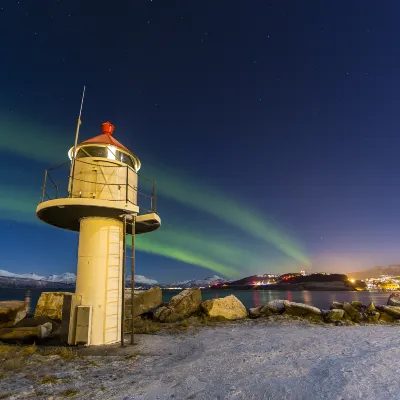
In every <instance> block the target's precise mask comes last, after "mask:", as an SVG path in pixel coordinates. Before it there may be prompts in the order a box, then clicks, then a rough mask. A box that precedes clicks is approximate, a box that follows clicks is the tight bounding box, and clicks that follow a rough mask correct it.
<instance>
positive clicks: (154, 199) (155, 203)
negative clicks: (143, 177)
mask: <svg viewBox="0 0 400 400" xmlns="http://www.w3.org/2000/svg"><path fill="white" fill-rule="evenodd" d="M153 211H154V212H157V197H156V182H155V181H154V182H153Z"/></svg>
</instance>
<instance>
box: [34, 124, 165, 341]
mask: <svg viewBox="0 0 400 400" xmlns="http://www.w3.org/2000/svg"><path fill="white" fill-rule="evenodd" d="M101 129H102V132H101V134H99V135H98V136H95V137H93V138H92V139H89V140H85V141H83V142H82V143H80V144H76V146H74V147H73V148H71V149H70V150H69V152H68V155H69V158H70V159H71V161H72V162H68V163H67V164H64V165H63V166H61V167H57V168H56V169H49V170H46V172H45V182H44V186H43V189H42V201H41V203H40V204H39V205H38V206H37V209H36V214H37V216H38V217H39V218H40V219H41V220H42V221H44V222H46V223H48V224H50V225H53V226H56V227H59V228H63V229H68V230H71V231H76V232H79V248H78V266H77V280H76V292H75V295H76V296H75V297H76V298H78V299H79V302H78V304H79V306H78V307H75V309H74V310H72V311H71V315H72V316H74V317H73V318H72V317H71V318H70V324H71V327H70V328H69V329H70V331H72V332H73V336H74V337H75V336H76V337H77V336H80V337H81V336H82V332H84V334H83V337H84V339H83V340H82V339H79V340H82V341H83V343H85V342H87V344H94V345H103V344H109V343H116V342H120V341H121V340H122V343H123V336H124V323H126V320H125V318H124V314H125V313H124V307H125V304H124V303H125V302H124V293H125V291H124V286H125V271H126V269H127V268H126V266H125V264H126V253H125V249H126V243H125V238H126V235H132V250H133V251H134V248H133V246H134V237H135V234H141V233H147V232H151V231H154V230H156V229H157V228H159V227H160V223H161V221H160V217H159V216H158V215H157V212H156V195H155V183H154V184H153V185H152V189H151V191H152V193H149V194H144V193H143V194H142V193H141V192H139V189H138V182H139V181H140V177H139V176H138V171H139V169H140V166H141V164H140V161H139V158H138V157H137V156H135V155H134V154H133V153H132V152H131V151H130V150H128V149H127V148H126V147H124V146H123V145H122V144H121V143H119V142H118V141H117V140H116V139H115V138H114V136H113V133H114V126H113V125H112V124H111V123H110V122H104V123H103V124H102V125H101ZM74 149H75V151H74ZM63 169H64V170H65V172H66V173H65V175H64V177H66V178H67V179H68V184H67V182H65V184H64V185H60V184H59V183H58V180H57V178H55V176H56V175H57V174H58V175H60V171H62V170H63ZM140 199H141V200H142V201H143V204H147V205H144V206H143V207H142V202H141V209H140V210H139V205H138V201H139V200H140ZM130 257H131V259H133V260H134V253H132V255H131V256H130ZM131 273H132V282H131V283H132V286H133V276H134V264H133V265H132V268H131ZM132 290H133V288H132ZM132 294H133V293H132ZM132 298H133V296H132ZM132 315H133V311H132ZM63 318H64V316H63ZM85 334H86V336H87V337H86V338H85ZM79 340H78V339H75V343H76V342H77V341H79Z"/></svg>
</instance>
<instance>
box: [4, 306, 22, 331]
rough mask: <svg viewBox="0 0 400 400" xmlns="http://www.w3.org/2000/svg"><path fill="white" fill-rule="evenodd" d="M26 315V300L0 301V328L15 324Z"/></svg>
mask: <svg viewBox="0 0 400 400" xmlns="http://www.w3.org/2000/svg"><path fill="white" fill-rule="evenodd" d="M25 316H26V307H25V302H24V301H18V300H10V301H0V328H7V327H9V326H13V325H15V324H16V323H17V322H18V321H20V320H21V319H23V318H25Z"/></svg>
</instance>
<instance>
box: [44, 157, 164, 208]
mask: <svg viewBox="0 0 400 400" xmlns="http://www.w3.org/2000/svg"><path fill="white" fill-rule="evenodd" d="M105 162H106V160H99V162H91V163H90V162H87V161H83V160H81V159H76V161H75V163H76V164H75V168H74V176H73V177H71V175H70V174H71V170H72V168H71V162H66V163H64V164H61V165H59V166H57V167H53V168H48V169H46V170H45V172H44V182H43V187H42V197H41V202H44V201H47V200H53V199H59V198H91V199H93V198H100V199H102V200H107V201H125V202H126V203H131V204H133V205H137V206H139V210H140V211H142V210H143V211H146V212H156V211H157V198H156V182H155V181H153V180H151V179H148V178H146V177H144V176H142V175H140V174H138V173H137V172H135V170H134V169H133V168H132V167H130V166H128V165H124V166H120V165H115V164H114V165H106V164H105ZM77 166H78V168H77ZM107 169H108V170H107ZM110 169H112V170H110ZM108 171H110V172H108ZM90 172H92V174H90ZM88 175H94V177H93V178H94V180H93V179H88V177H87V176H88ZM99 177H100V178H101V179H100V180H99V179H98V178H99ZM121 177H122V178H123V179H124V182H121ZM110 178H111V179H110ZM109 180H111V181H109ZM115 180H117V182H115ZM132 182H135V183H136V185H132ZM139 186H140V187H143V188H144V189H141V190H142V191H139V188H138V187H139ZM88 187H89V188H91V189H92V190H90V191H85V190H80V189H82V188H88ZM74 188H75V190H74ZM76 188H78V189H76ZM104 191H106V192H107V193H108V196H104V195H103V196H102V194H103V193H104ZM116 194H118V195H117V196H115V195H116ZM121 194H122V195H121ZM104 197H106V198H104ZM114 197H115V198H114ZM131 197H133V198H134V199H132V198H131ZM140 213H142V212H140Z"/></svg>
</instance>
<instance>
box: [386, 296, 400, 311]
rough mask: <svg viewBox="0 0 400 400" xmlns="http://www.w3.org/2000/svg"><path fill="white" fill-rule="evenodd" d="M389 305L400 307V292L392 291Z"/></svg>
mask: <svg viewBox="0 0 400 400" xmlns="http://www.w3.org/2000/svg"><path fill="white" fill-rule="evenodd" d="M387 305H388V306H395V307H400V293H398V292H397V293H392V294H391V295H390V296H389V298H388V301H387Z"/></svg>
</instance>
